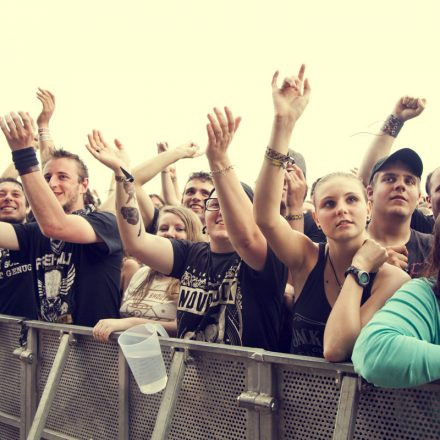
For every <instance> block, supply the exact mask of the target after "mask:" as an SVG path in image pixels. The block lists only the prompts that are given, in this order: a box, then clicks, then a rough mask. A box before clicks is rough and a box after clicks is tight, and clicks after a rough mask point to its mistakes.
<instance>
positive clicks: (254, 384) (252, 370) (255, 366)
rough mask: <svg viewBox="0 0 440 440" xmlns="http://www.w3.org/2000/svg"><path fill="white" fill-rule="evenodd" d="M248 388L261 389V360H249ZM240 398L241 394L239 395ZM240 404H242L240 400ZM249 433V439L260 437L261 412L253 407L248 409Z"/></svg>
mask: <svg viewBox="0 0 440 440" xmlns="http://www.w3.org/2000/svg"><path fill="white" fill-rule="evenodd" d="M246 390H247V392H250V393H255V394H258V393H259V391H260V370H259V362H258V361H252V362H249V364H248V367H247V368H246ZM237 397H238V399H239V398H240V396H237ZM238 404H240V403H239V402H238ZM246 416H247V433H246V436H247V438H248V439H259V438H260V413H259V412H258V411H256V410H255V408H253V409H249V408H248V410H247V414H246Z"/></svg>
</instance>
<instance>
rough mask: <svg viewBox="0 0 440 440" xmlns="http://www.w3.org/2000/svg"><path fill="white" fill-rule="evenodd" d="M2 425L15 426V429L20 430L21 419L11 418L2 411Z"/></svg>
mask: <svg viewBox="0 0 440 440" xmlns="http://www.w3.org/2000/svg"><path fill="white" fill-rule="evenodd" d="M0 423H4V424H5V425H9V426H13V427H14V428H20V423H21V421H20V417H16V416H11V415H10V414H6V413H5V412H3V411H0Z"/></svg>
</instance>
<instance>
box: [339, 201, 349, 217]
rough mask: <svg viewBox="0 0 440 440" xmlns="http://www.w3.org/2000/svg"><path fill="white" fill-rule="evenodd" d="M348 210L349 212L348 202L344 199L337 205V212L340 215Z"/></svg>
mask: <svg viewBox="0 0 440 440" xmlns="http://www.w3.org/2000/svg"><path fill="white" fill-rule="evenodd" d="M346 212H347V204H346V203H345V202H344V201H341V202H339V203H338V205H337V207H336V213H337V214H338V215H340V214H344V213H346Z"/></svg>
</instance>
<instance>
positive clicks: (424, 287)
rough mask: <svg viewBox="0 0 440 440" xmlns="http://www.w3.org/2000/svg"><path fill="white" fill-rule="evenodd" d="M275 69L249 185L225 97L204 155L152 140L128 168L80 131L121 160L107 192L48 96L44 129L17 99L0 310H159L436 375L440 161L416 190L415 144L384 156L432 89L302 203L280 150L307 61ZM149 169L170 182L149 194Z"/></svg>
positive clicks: (218, 332)
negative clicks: (291, 72) (60, 135)
mask: <svg viewBox="0 0 440 440" xmlns="http://www.w3.org/2000/svg"><path fill="white" fill-rule="evenodd" d="M278 82H279V81H278V72H276V73H275V74H274V76H273V78H272V98H273V105H274V116H273V124H272V131H271V134H270V137H269V142H268V144H267V145H268V146H267V148H266V150H265V151H264V150H263V149H262V151H261V156H262V163H261V170H260V174H259V177H258V179H257V182H256V185H255V188H254V189H252V188H251V187H249V186H248V185H247V184H245V183H243V182H241V181H240V179H239V176H237V174H236V171H235V169H234V166H233V164H232V162H231V160H230V157H229V149H230V148H231V143H232V140H233V138H234V134H235V132H236V131H237V129H238V128H239V125H240V118H239V117H234V115H233V113H232V111H231V110H230V109H229V108H228V107H225V108H224V109H223V110H221V109H219V108H214V109H213V111H212V113H210V114H209V115H208V122H207V125H206V131H207V138H208V142H207V148H206V150H205V151H204V153H202V152H201V150H200V148H199V147H198V146H197V145H195V144H193V143H187V144H183V145H181V146H179V147H177V148H174V149H172V148H168V145H167V144H166V143H164V142H162V143H159V144H158V154H157V156H155V157H153V158H150V159H149V160H147V161H146V162H143V163H139V164H138V163H136V165H135V166H134V167H131V168H130V160H129V157H128V154H127V152H126V150H125V149H124V147H123V144H122V143H121V142H120V141H119V140H115V145H114V146H113V145H110V144H109V143H107V142H106V141H105V139H104V136H103V134H102V133H101V132H100V131H97V130H94V131H93V132H92V133H90V134H89V135H88V143H87V146H86V147H87V150H88V151H89V152H90V154H91V156H93V157H94V158H95V159H96V160H98V161H99V162H101V163H102V164H103V165H104V166H106V167H108V168H109V169H111V170H112V172H113V177H112V184H111V186H110V190H109V194H108V198H107V199H106V200H102V203H98V202H99V200H98V198H97V197H96V194H95V195H94V194H93V193H92V192H91V191H90V189H89V175H88V170H87V166H86V164H85V163H84V161H83V160H82V159H81V158H80V157H79V156H78V155H76V154H73V153H71V152H68V151H65V150H62V149H57V148H56V147H55V143H54V141H53V139H52V137H51V133H50V128H49V123H50V120H51V117H52V114H53V112H54V109H55V97H54V95H53V94H52V93H51V92H49V91H47V90H42V89H39V90H38V92H37V98H38V99H39V100H40V101H41V103H42V111H41V113H40V115H39V116H38V118H37V120H36V122H37V127H35V124H34V122H33V120H32V118H31V116H30V115H29V114H28V113H24V112H19V113H18V114H17V113H13V112H12V113H10V114H8V115H7V116H6V117H4V118H0V127H1V129H2V131H3V133H4V136H5V138H6V141H7V143H8V144H9V146H10V148H11V150H12V159H13V164H12V165H11V166H8V167H7V169H6V170H5V171H4V173H3V176H2V177H1V178H0V313H3V314H8V315H15V316H23V317H26V318H29V319H40V320H45V321H49V322H58V323H73V324H76V325H85V326H90V327H93V336H94V337H95V338H96V339H97V340H99V341H102V342H105V341H107V340H108V338H109V336H110V335H111V334H112V333H113V332H117V331H122V330H125V329H127V328H130V327H131V326H134V325H137V324H142V323H147V322H151V321H154V322H157V321H159V322H160V323H161V324H162V325H163V327H164V328H165V329H166V330H167V332H168V333H169V335H170V336H176V337H179V338H184V339H191V340H198V341H206V342H212V343H221V344H233V345H244V346H248V347H258V348H263V349H266V350H271V351H281V352H286V353H292V354H296V355H304V356H315V357H321V358H325V359H326V360H328V361H330V362H341V361H349V360H352V361H353V363H354V366H355V369H356V371H358V372H359V373H360V374H361V375H362V376H364V377H365V378H366V379H367V380H368V381H371V382H372V383H374V384H377V385H380V386H393V387H405V386H410V385H418V384H421V383H425V382H429V381H432V380H436V379H440V311H439V301H440V284H439V283H440V220H438V214H439V212H440V167H439V168H435V169H434V170H433V171H432V172H431V173H430V174H429V175H428V177H427V181H426V185H425V189H426V194H427V195H426V197H425V198H422V196H421V177H422V173H423V164H422V160H421V158H420V157H419V155H418V154H417V152H416V151H414V150H413V149H410V148H401V149H397V150H395V151H394V152H393V153H391V149H392V147H393V144H394V141H395V140H396V138H397V137H398V134H399V131H400V130H401V128H402V127H403V125H404V124H405V123H406V122H407V121H409V120H410V119H413V118H416V117H418V116H419V115H420V114H421V113H422V112H423V110H424V108H425V105H426V101H425V100H424V99H422V98H413V97H408V96H405V97H402V98H400V99H398V101H397V103H396V105H395V107H394V108H393V109H392V113H391V115H390V116H389V117H388V118H387V119H386V120H385V121H384V124H383V126H382V128H381V130H380V132H379V133H378V134H377V136H375V137H374V140H373V142H372V144H371V145H370V147H369V148H368V149H367V150H366V151H365V155H364V158H363V160H362V163H361V164H360V167H359V169H358V170H356V172H355V173H353V172H342V171H338V170H335V171H333V172H331V173H330V174H327V175H325V176H322V177H321V178H320V179H318V180H317V181H316V182H314V183H313V185H311V188H310V196H309V198H307V195H308V185H307V182H306V175H307V170H306V164H305V161H304V158H303V156H302V155H301V154H300V153H299V152H297V151H293V150H291V149H289V144H290V140H291V136H292V133H293V130H294V128H295V125H296V123H297V122H298V120H299V119H300V118H301V115H302V114H303V112H304V111H305V110H306V107H307V105H308V101H309V97H310V94H311V87H310V84H309V82H308V80H307V79H306V78H305V66H304V65H302V66H301V67H300V69H299V72H298V74H297V75H296V76H292V77H287V78H285V79H284V81H283V82H282V84H281V85H279V84H278ZM38 151H39V155H40V161H41V168H40V161H39V160H38V158H37V152H38ZM200 154H205V155H206V158H207V159H208V163H209V168H210V171H209V172H194V173H192V174H191V175H190V176H189V178H188V180H187V182H186V183H185V186H184V188H183V191H182V192H181V191H180V189H179V185H178V182H177V172H176V163H177V162H178V161H179V160H181V159H183V158H193V157H197V156H199V155H200ZM329 171H332V170H329ZM159 173H160V175H161V183H162V193H161V194H160V195H158V194H148V193H147V192H145V189H148V182H149V181H150V180H151V179H152V178H153V177H154V176H156V175H157V174H159ZM436 219H437V220H436Z"/></svg>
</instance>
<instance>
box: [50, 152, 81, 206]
mask: <svg viewBox="0 0 440 440" xmlns="http://www.w3.org/2000/svg"><path fill="white" fill-rule="evenodd" d="M43 174H44V178H45V179H46V182H47V183H48V184H49V186H50V189H51V190H52V191H53V193H54V194H55V196H56V198H57V199H58V201H59V202H60V204H61V206H62V207H63V209H64V211H65V212H66V213H67V214H70V213H72V212H74V211H77V210H78V209H83V208H84V194H85V192H86V191H87V186H88V179H87V178H85V179H83V180H82V181H80V180H81V178H80V176H79V173H78V165H77V163H76V161H75V160H73V159H69V158H56V159H51V160H49V161H48V162H47V163H46V165H45V167H44V170H43Z"/></svg>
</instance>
